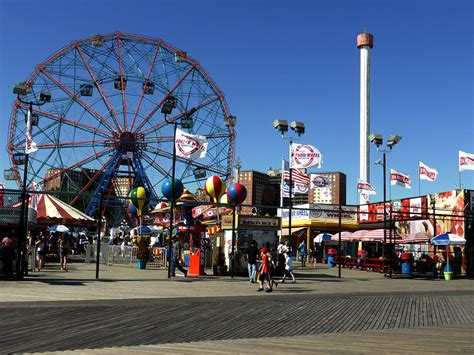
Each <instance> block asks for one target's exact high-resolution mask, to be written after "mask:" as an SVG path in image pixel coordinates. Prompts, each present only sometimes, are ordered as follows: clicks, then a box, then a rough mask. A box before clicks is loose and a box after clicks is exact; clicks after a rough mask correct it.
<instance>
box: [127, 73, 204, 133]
mask: <svg viewBox="0 0 474 355" xmlns="http://www.w3.org/2000/svg"><path fill="white" fill-rule="evenodd" d="M195 68H196V64H193V65H192V66H191V68H189V69H188V71H187V72H186V73H185V74H184V75H183V76H182V77H181V78H180V79H179V80H178V81H177V82H176V84H175V85H174V86H173V87H172V88H171V90H169V91H168V92H167V93H166V95H165V96H163V98H162V99H161V100H160V102H159V103H158V104H157V105H156V106H155V107H154V108H153V109H152V110H151V112H150V113H149V114H148V115H147V116H146V117H145V118H144V119H143V120H142V121H141V122H140V124H139V125H138V126H137V129H136V130H135V132H139V131H140V129H141V128H142V127H143V126H144V125H145V124H146V123H147V122H148V120H150V118H151V117H152V116H153V115H154V114H155V112H156V111H157V110H158V109H159V108H160V107H161V105H162V104H163V102H164V101H165V99H166V98H167V97H168V96H170V95H171V94H172V93H173V92H174V91H175V90H176V88H177V87H178V86H179V85H181V83H182V82H183V81H184V79H186V77H187V76H188V75H189V73H191V72H192V71H193V70H194V69H195Z"/></svg>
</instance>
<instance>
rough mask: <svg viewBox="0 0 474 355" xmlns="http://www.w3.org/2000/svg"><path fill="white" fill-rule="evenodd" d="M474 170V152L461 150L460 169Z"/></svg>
mask: <svg viewBox="0 0 474 355" xmlns="http://www.w3.org/2000/svg"><path fill="white" fill-rule="evenodd" d="M464 170H474V154H470V153H466V152H463V151H461V150H460V151H459V171H464Z"/></svg>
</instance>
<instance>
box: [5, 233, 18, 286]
mask: <svg viewBox="0 0 474 355" xmlns="http://www.w3.org/2000/svg"><path fill="white" fill-rule="evenodd" d="M1 244H2V247H3V274H4V275H5V277H6V278H7V279H9V278H13V261H14V260H15V248H16V240H15V239H14V238H13V237H11V236H9V235H7V236H5V237H4V238H3V239H2V243H1Z"/></svg>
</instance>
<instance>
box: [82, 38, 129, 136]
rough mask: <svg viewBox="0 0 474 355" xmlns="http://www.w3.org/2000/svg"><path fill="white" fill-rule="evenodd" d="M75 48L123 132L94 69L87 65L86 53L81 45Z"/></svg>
mask: <svg viewBox="0 0 474 355" xmlns="http://www.w3.org/2000/svg"><path fill="white" fill-rule="evenodd" d="M75 48H76V50H77V51H78V52H79V55H80V57H81V58H82V62H83V63H84V65H85V66H86V69H87V71H88V72H89V75H90V76H91V78H92V80H93V81H94V83H95V85H96V87H97V89H98V90H99V93H100V96H101V97H102V100H103V102H104V104H105V105H106V107H107V109H108V110H109V112H110V115H111V116H112V118H113V120H114V122H115V124H116V125H117V128H119V129H120V130H123V127H122V125H121V124H120V121H119V119H118V118H117V115H116V114H115V111H114V109H113V107H112V106H111V105H110V102H109V100H108V99H107V96H106V95H105V93H104V90H103V89H102V86H101V85H100V83H99V81H98V80H97V78H96V77H95V75H94V73H93V72H92V69H91V67H90V65H89V63H87V60H86V58H85V57H84V53H83V52H82V50H81V48H79V45H78V44H77V43H76V45H75Z"/></svg>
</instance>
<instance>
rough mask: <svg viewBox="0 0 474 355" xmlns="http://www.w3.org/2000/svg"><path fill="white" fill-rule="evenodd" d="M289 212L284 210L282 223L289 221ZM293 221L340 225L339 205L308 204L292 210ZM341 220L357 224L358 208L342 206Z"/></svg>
mask: <svg viewBox="0 0 474 355" xmlns="http://www.w3.org/2000/svg"><path fill="white" fill-rule="evenodd" d="M289 215H290V214H289V210H288V209H283V210H282V213H281V217H282V221H288V220H289V218H288V217H289ZM291 220H292V221H302V220H311V222H323V223H338V222H339V205H326V204H306V205H301V206H298V207H297V208H296V209H292V210H291ZM341 220H342V221H344V222H346V223H347V222H348V221H350V222H357V207H352V206H342V214H341Z"/></svg>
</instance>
